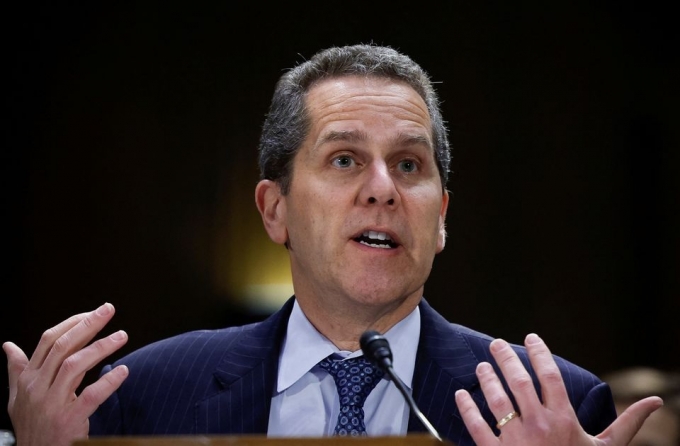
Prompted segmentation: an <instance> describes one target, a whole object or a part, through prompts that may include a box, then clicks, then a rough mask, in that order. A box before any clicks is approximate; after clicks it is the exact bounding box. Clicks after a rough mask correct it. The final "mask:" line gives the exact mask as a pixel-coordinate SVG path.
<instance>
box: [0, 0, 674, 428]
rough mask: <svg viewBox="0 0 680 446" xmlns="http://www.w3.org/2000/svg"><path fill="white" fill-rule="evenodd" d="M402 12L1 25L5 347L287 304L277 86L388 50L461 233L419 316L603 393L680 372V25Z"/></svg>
mask: <svg viewBox="0 0 680 446" xmlns="http://www.w3.org/2000/svg"><path fill="white" fill-rule="evenodd" d="M287 4H290V3H287ZM395 5H396V4H394V3H391V2H390V3H384V4H375V3H372V2H371V3H366V2H362V3H360V4H347V3H338V2H332V3H323V2H321V3H319V2H314V3H310V4H309V5H297V4H296V5H294V6H289V7H285V6H282V5H280V4H279V3H275V4H273V5H270V6H264V4H263V3H260V2H249V3H248V4H246V5H238V4H236V2H232V3H227V2H219V4H217V2H210V3H209V2H182V3H177V2H135V3H132V2H130V3H127V2H24V3H21V4H14V5H13V6H5V7H3V10H4V11H3V14H2V28H3V34H5V35H4V38H3V46H4V49H3V56H2V59H3V61H4V64H3V65H4V69H3V71H4V72H5V73H6V74H9V76H8V77H6V78H5V81H4V91H5V93H4V95H3V96H4V100H5V108H6V112H5V116H6V118H5V120H4V122H5V125H6V128H5V131H4V132H3V133H4V134H5V135H6V142H5V144H4V146H3V148H2V172H1V174H2V186H3V187H2V199H3V202H2V212H3V217H2V225H3V229H4V234H5V242H4V243H3V247H4V248H3V249H2V253H3V257H4V258H3V261H4V262H3V263H4V264H5V267H4V271H5V272H4V273H3V275H2V277H3V282H2V288H1V292H2V296H3V298H2V302H3V309H2V311H1V314H2V324H1V330H2V332H1V333H0V335H1V336H0V341H7V340H11V341H13V342H15V343H17V344H18V345H19V346H20V347H22V348H23V349H24V350H25V351H26V352H27V354H30V353H31V352H32V351H33V349H34V347H35V346H36V344H37V342H38V340H39V338H40V335H41V334H42V332H43V331H44V330H45V329H47V328H49V327H52V326H53V325H56V324H57V323H58V322H60V321H61V320H63V319H65V318H67V317H68V316H70V315H71V314H74V313H79V312H83V311H89V310H92V309H94V308H96V307H97V306H98V305H100V304H101V303H103V302H105V301H108V302H112V303H113V304H114V305H115V306H116V308H117V315H116V317H115V318H114V320H113V321H112V323H111V327H107V329H106V333H102V334H108V333H109V332H111V331H114V330H117V329H121V328H122V329H125V330H126V331H127V332H128V333H129V335H130V341H129V344H128V345H127V346H126V347H125V349H124V350H123V351H122V352H120V354H123V353H127V352H129V351H131V350H132V349H134V348H137V347H140V346H141V345H143V344H146V343H148V342H151V341H154V340H157V339H160V338H162V337H166V336H170V335H173V334H177V333H180V332H183V331H187V330H192V329H196V328H212V327H220V326H224V325H233V324H240V323H244V322H249V321H252V320H258V319H260V318H262V317H265V316H266V315H267V314H269V312H270V311H271V308H272V306H271V301H270V303H269V304H268V305H265V306H259V307H258V306H255V305H254V300H253V299H252V295H257V294H258V291H257V290H265V289H267V290H269V291H272V290H278V293H279V294H278V296H279V297H281V295H282V293H283V294H285V289H286V288H285V284H284V286H283V287H281V286H280V285H281V271H285V270H286V267H287V265H286V259H285V251H284V250H283V248H281V247H280V246H278V245H274V244H273V243H271V242H269V240H268V239H267V237H266V234H265V232H264V230H263V229H262V226H261V223H260V219H259V215H258V214H257V212H256V209H255V205H254V198H253V191H254V186H255V183H256V181H257V176H258V172H257V164H256V146H257V142H258V135H259V130H260V126H261V123H262V121H263V118H264V115H265V113H266V111H267V106H268V102H269V99H270V97H271V94H272V92H273V88H274V83H275V81H276V80H277V78H278V76H279V75H280V74H281V73H282V71H283V69H285V68H289V67H291V66H293V65H294V64H295V63H297V62H299V61H301V60H303V59H305V58H308V57H310V56H311V55H312V54H313V53H314V52H315V51H316V50H318V49H320V48H322V47H326V46H328V45H332V44H347V43H358V42H368V41H374V42H376V43H381V44H386V45H390V46H393V47H395V48H397V49H400V50H402V51H404V52H406V53H407V54H409V55H410V56H412V57H413V58H414V59H415V60H416V61H417V62H419V63H420V64H422V65H423V67H424V68H425V69H426V70H427V71H429V73H430V74H431V76H432V78H433V79H434V80H435V81H437V82H438V84H437V85H438V88H439V91H440V94H441V97H442V99H443V109H444V116H445V118H446V119H447V120H448V123H449V127H450V130H451V143H452V146H453V164H452V167H453V174H452V178H451V181H450V184H449V189H450V190H451V191H452V200H451V203H450V207H449V214H448V222H447V225H448V232H449V239H448V245H447V248H446V250H445V251H444V252H443V253H442V254H440V255H439V256H438V258H437V259H436V260H435V266H434V270H433V273H432V277H431V280H430V281H429V283H428V285H427V287H426V291H425V295H426V298H427V299H428V300H429V301H430V302H431V303H432V304H433V305H434V306H435V307H436V308H437V309H438V310H439V311H440V312H442V313H443V314H444V315H445V316H446V317H447V318H449V319H450V320H452V321H454V322H458V323H461V324H464V325H468V326H471V327H473V328H475V329H478V330H481V331H484V332H487V333H488V334H491V335H493V336H499V337H504V338H505V339H508V340H509V341H512V342H521V341H522V339H523V337H524V335H525V334H526V333H528V332H537V333H539V334H540V335H541V336H542V337H543V338H544V339H546V341H547V342H548V345H549V346H550V347H551V348H552V350H553V352H555V353H557V354H559V355H561V356H563V357H565V358H567V359H569V360H572V361H574V362H576V363H578V364H580V365H582V366H584V367H586V368H588V369H590V370H592V371H593V372H595V373H597V374H604V373H606V372H609V371H611V370H614V369H618V368H621V367H625V366H631V365H650V366H654V367H658V368H662V369H677V368H678V366H679V360H678V358H679V357H680V348H679V347H678V343H679V341H680V323H679V320H680V279H679V277H680V275H679V274H678V273H679V272H680V237H679V235H678V234H679V231H678V228H679V227H680V212H679V207H680V204H679V203H680V200H679V199H680V180H679V179H678V177H679V176H678V169H679V168H680V155H679V150H678V149H679V144H678V143H679V141H680V132H679V131H678V117H679V116H678V99H679V97H678V94H677V93H678V90H677V83H678V79H679V78H680V76H679V74H680V72H679V70H678V43H679V42H678V38H677V37H678V32H677V25H676V23H675V21H674V19H673V17H674V15H673V14H671V10H670V6H663V5H662V4H661V3H660V2H659V3H655V2H650V1H646V2H642V1H603V2H592V1H583V2H571V1H566V0H564V1H563V0H557V1H556V2H538V1H516V2H500V1H499V2H466V1H450V2H440V3H439V4H436V3H423V4H413V3H410V4H404V5H402V6H395ZM272 271H273V272H272ZM270 276H271V277H270ZM261 277H268V278H267V279H266V281H265V282H266V283H258V278H261ZM284 282H285V280H284ZM258 287H259V288H258ZM277 287H278V288H277ZM253 290H255V291H253ZM281 290H283V291H281ZM262 294H263V295H264V294H265V293H264V291H262ZM272 294H273V295H276V292H272ZM275 297H276V296H275ZM283 297H285V295H284V296H283ZM274 301H276V299H274ZM117 356H118V355H116V357H117ZM0 369H1V370H2V375H1V376H0V380H2V382H3V383H4V382H6V380H7V374H6V369H5V368H4V367H2V368H0ZM98 369H99V366H97V367H96V368H95V370H93V372H92V373H96V372H97V371H98ZM93 378H94V377H93V376H89V375H88V376H87V377H86V383H89V382H91V379H93ZM0 388H2V389H3V391H2V393H0V399H1V401H2V405H3V407H4V404H5V402H6V401H7V395H8V393H7V388H6V386H4V385H0ZM8 427H10V423H9V418H8V417H7V415H6V413H5V411H4V410H3V411H2V418H0V428H8Z"/></svg>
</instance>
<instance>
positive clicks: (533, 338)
mask: <svg viewBox="0 0 680 446" xmlns="http://www.w3.org/2000/svg"><path fill="white" fill-rule="evenodd" d="M526 342H527V344H532V345H533V344H538V343H539V342H541V338H539V337H538V335H537V334H536V333H529V334H528V335H527V339H526Z"/></svg>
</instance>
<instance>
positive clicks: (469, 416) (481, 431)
mask: <svg viewBox="0 0 680 446" xmlns="http://www.w3.org/2000/svg"><path fill="white" fill-rule="evenodd" d="M455 396H456V405H457V406H458V411H460V416H461V417H463V423H465V427H466V428H467V430H468V432H470V435H471V436H472V439H473V440H474V442H475V444H477V445H478V446H492V445H497V444H499V441H498V438H496V435H494V433H493V431H492V430H491V428H490V427H489V425H488V424H487V423H486V421H485V420H484V417H482V414H481V412H480V411H479V408H478V407H477V405H476V404H475V401H474V400H473V399H472V397H471V396H470V394H469V393H468V392H467V391H466V390H459V391H457V392H456V394H455Z"/></svg>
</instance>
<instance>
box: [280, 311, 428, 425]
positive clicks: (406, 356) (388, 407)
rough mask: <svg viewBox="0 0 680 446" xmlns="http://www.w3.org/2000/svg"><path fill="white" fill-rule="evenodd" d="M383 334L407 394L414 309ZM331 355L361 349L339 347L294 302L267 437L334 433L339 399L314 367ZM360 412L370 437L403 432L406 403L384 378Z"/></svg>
mask: <svg viewBox="0 0 680 446" xmlns="http://www.w3.org/2000/svg"><path fill="white" fill-rule="evenodd" d="M383 336H385V338H387V340H388V341H389V343H390V346H391V347H392V354H393V356H394V358H393V365H394V371H395V372H396V374H397V376H399V377H400V378H401V380H402V381H403V382H404V384H405V385H406V387H407V389H408V391H409V392H411V391H412V387H411V383H412V381H413V370H414V368H415V360H416V351H417V349H418V339H419V337H420V311H419V309H418V307H416V308H415V310H413V312H411V314H409V315H408V316H407V317H406V318H404V319H403V320H401V321H400V322H399V323H397V324H396V325H395V326H394V327H392V328H391V329H390V330H389V331H388V332H387V333H383ZM332 353H337V354H339V355H340V356H342V357H347V358H349V357H355V356H361V355H362V351H361V349H360V350H358V351H355V352H348V351H341V350H338V348H337V347H336V346H335V345H334V344H333V343H332V342H331V341H329V340H328V338H326V337H325V336H323V335H322V334H321V333H319V332H318V331H317V330H316V328H314V326H313V325H312V324H311V323H310V322H309V320H308V319H307V317H306V316H305V315H304V313H303V312H302V309H301V308H300V307H299V305H298V302H297V301H295V303H294V306H293V312H292V313H291V315H290V319H289V320H288V328H287V331H286V337H285V339H284V341H283V347H282V349H281V356H280V358H279V375H278V380H277V386H276V389H275V391H274V395H273V397H272V407H271V411H270V413H269V427H268V431H267V435H268V436H269V437H322V436H330V435H332V434H333V432H334V429H335V423H336V421H337V419H338V412H339V411H340V402H339V397H338V393H337V391H336V388H335V381H334V380H333V377H332V376H331V375H329V374H328V372H326V371H325V370H323V369H321V368H320V367H319V366H318V365H317V364H318V362H319V361H321V360H322V359H323V358H325V357H327V356H328V355H330V354H332ZM364 413H365V423H366V432H367V433H368V435H369V436H388V435H406V431H407V428H408V417H409V407H408V404H406V401H405V400H404V397H403V396H402V394H401V393H400V392H399V390H398V389H397V387H396V386H395V385H394V384H393V383H392V382H390V381H389V380H387V379H386V378H383V379H382V380H381V381H380V383H378V385H377V386H376V387H375V389H373V391H372V392H371V393H370V394H369V395H368V398H367V399H366V402H365V404H364Z"/></svg>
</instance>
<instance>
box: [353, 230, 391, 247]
mask: <svg viewBox="0 0 680 446" xmlns="http://www.w3.org/2000/svg"><path fill="white" fill-rule="evenodd" d="M354 241H355V242H357V243H361V244H362V245H366V246H370V247H371V248H381V249H392V248H396V247H397V246H399V244H398V243H396V242H395V241H394V240H392V237H390V235H389V234H387V233H386V232H378V231H364V233H363V234H361V235H360V236H359V237H356V238H354Z"/></svg>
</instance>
